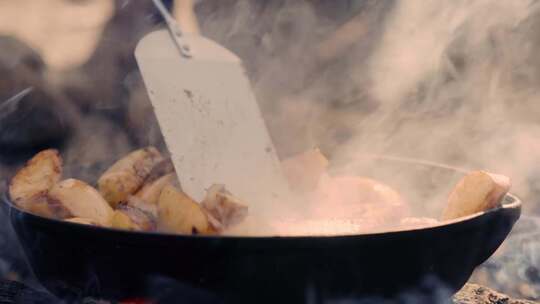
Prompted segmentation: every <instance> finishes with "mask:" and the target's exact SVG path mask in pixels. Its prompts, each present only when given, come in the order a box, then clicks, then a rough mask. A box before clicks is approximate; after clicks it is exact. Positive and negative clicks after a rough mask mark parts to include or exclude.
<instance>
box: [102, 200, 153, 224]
mask: <svg viewBox="0 0 540 304" xmlns="http://www.w3.org/2000/svg"><path fill="white" fill-rule="evenodd" d="M111 222H112V223H111V226H112V227H113V228H118V229H126V230H135V231H154V230H156V218H154V217H153V216H151V215H150V214H149V213H146V212H144V211H143V210H140V209H138V208H135V207H132V206H129V205H124V204H122V205H119V206H118V209H116V210H115V211H114V214H113V217H112V221H111Z"/></svg>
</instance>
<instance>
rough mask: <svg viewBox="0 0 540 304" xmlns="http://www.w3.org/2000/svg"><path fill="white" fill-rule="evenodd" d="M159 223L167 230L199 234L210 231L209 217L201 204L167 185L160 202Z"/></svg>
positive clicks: (160, 226) (161, 228) (163, 229)
mask: <svg viewBox="0 0 540 304" xmlns="http://www.w3.org/2000/svg"><path fill="white" fill-rule="evenodd" d="M158 225H159V228H160V230H162V231H165V232H173V233H183V234H192V233H193V234H197V233H207V232H208V231H209V225H208V218H207V216H206V214H205V212H204V211H203V209H202V208H201V206H199V204H197V203H196V202H195V201H194V200H193V199H191V198H190V197H189V196H187V195H186V194H185V193H184V192H182V191H180V190H178V189H176V188H175V187H174V186H171V185H167V186H166V187H165V188H164V189H163V191H161V195H160V196H159V202H158Z"/></svg>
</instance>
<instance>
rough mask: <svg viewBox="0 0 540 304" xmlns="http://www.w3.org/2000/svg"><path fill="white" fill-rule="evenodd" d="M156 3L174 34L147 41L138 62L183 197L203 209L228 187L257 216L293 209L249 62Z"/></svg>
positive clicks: (158, 34) (139, 47) (140, 47)
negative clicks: (183, 25)
mask: <svg viewBox="0 0 540 304" xmlns="http://www.w3.org/2000/svg"><path fill="white" fill-rule="evenodd" d="M153 1H154V4H155V5H156V7H157V8H158V9H159V10H160V12H161V14H162V15H163V17H164V18H165V21H166V23H167V27H168V29H166V30H158V31H155V32H152V33H150V34H147V35H146V36H145V37H144V38H143V39H141V41H140V42H139V44H138V45H137V48H136V50H135V57H136V59H137V63H138V65H139V68H140V71H141V74H142V77H143V80H144V83H145V85H146V89H147V91H148V93H149V96H150V100H151V102H152V105H153V107H154V111H155V114H156V116H157V120H158V122H159V125H160V128H161V131H162V133H163V136H164V138H165V142H166V144H167V147H168V149H169V152H170V153H171V159H172V161H173V163H174V167H175V169H176V172H177V174H178V178H179V180H180V183H181V185H182V188H183V190H184V191H185V192H186V193H187V194H188V195H190V196H191V197H192V198H194V199H195V200H197V201H200V200H201V199H203V198H204V195H205V193H206V192H205V189H207V188H208V187H210V186H211V185H212V184H216V183H219V184H224V185H226V187H227V189H228V190H229V191H231V192H232V193H233V194H234V195H236V196H237V197H239V198H241V199H243V200H244V201H246V202H247V203H248V204H249V206H250V209H251V211H250V212H257V211H260V212H264V210H263V209H265V208H274V207H277V206H275V205H274V204H272V203H271V202H272V201H281V203H285V202H284V200H285V197H287V196H288V188H287V187H288V186H287V182H286V180H285V178H284V176H283V173H282V171H281V167H280V163H279V160H278V158H277V156H276V153H275V150H274V146H273V144H272V141H271V139H270V136H269V134H268V130H267V129H266V125H265V123H264V120H263V118H262V115H261V112H260V109H259V107H258V105H257V102H256V100H255V97H254V94H253V93H252V91H251V87H250V82H249V80H248V78H247V77H246V73H245V71H244V68H243V66H242V62H241V60H240V59H239V58H238V57H237V56H236V55H234V54H233V53H232V52H230V51H229V50H227V49H225V48H224V47H222V46H220V45H218V44H217V43H215V42H214V41H211V40H209V39H206V38H204V37H202V36H200V35H198V34H197V33H183V32H182V31H181V29H180V28H179V26H178V24H177V23H176V21H175V20H174V19H173V18H172V17H171V15H170V14H169V13H168V12H167V10H166V9H165V7H164V6H163V5H162V3H161V1H159V0H153ZM272 205H274V206H272Z"/></svg>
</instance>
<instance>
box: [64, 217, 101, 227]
mask: <svg viewBox="0 0 540 304" xmlns="http://www.w3.org/2000/svg"><path fill="white" fill-rule="evenodd" d="M64 221H66V222H70V223H77V224H83V225H90V226H99V225H98V223H96V222H95V221H93V220H91V219H87V218H82V217H72V218H68V219H65V220H64Z"/></svg>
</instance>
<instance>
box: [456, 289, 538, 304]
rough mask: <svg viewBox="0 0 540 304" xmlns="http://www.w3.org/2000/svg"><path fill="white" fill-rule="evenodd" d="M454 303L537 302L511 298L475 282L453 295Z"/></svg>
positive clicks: (505, 303) (509, 303)
mask: <svg viewBox="0 0 540 304" xmlns="http://www.w3.org/2000/svg"><path fill="white" fill-rule="evenodd" d="M453 303H454V304H538V303H539V302H534V301H528V300H517V299H512V298H510V297H509V296H507V295H505V294H502V293H499V292H496V291H494V290H491V289H489V288H487V287H483V286H480V285H477V284H467V285H465V286H464V287H463V288H462V289H461V290H460V291H459V292H458V293H456V294H455V295H454V299H453Z"/></svg>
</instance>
